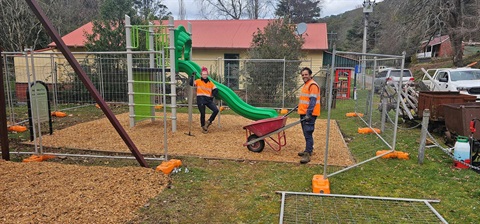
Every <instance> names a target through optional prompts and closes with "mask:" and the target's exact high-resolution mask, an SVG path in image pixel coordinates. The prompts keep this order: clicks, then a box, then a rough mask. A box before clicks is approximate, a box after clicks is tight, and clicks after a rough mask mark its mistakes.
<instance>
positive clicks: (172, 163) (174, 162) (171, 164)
mask: <svg viewBox="0 0 480 224" xmlns="http://www.w3.org/2000/svg"><path fill="white" fill-rule="evenodd" d="M180 166H182V161H180V160H178V159H171V160H169V161H163V162H162V163H161V164H160V165H158V166H157V168H156V169H155V170H156V171H162V172H163V173H164V174H170V173H171V172H172V171H173V169H175V168H178V167H180Z"/></svg>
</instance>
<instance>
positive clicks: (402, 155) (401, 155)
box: [376, 150, 410, 160]
mask: <svg viewBox="0 0 480 224" xmlns="http://www.w3.org/2000/svg"><path fill="white" fill-rule="evenodd" d="M388 151H390V150H380V151H377V152H376V155H377V156H379V155H382V154H384V153H386V152H388ZM409 155H410V154H409V153H406V152H400V151H393V152H391V153H389V154H386V155H384V156H382V158H383V159H404V160H408V159H410V156H409Z"/></svg>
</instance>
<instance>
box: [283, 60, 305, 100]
mask: <svg viewBox="0 0 480 224" xmlns="http://www.w3.org/2000/svg"><path fill="white" fill-rule="evenodd" d="M286 66H287V65H286V62H285V57H284V58H283V87H282V109H284V108H285V73H286V71H285V68H286ZM310 68H311V67H310Z"/></svg>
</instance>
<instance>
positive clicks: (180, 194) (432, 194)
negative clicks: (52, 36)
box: [11, 101, 480, 223]
mask: <svg viewBox="0 0 480 224" xmlns="http://www.w3.org/2000/svg"><path fill="white" fill-rule="evenodd" d="M351 106H352V105H351V101H340V102H337V108H336V109H334V110H332V119H336V120H338V122H339V124H340V127H341V128H342V132H343V133H344V134H345V135H355V132H356V127H351V125H350V126H349V124H350V122H349V120H348V118H346V117H345V116H344V115H345V113H346V112H350V111H349V109H350V108H351ZM114 110H115V112H116V113H122V112H125V111H126V110H124V109H122V108H114ZM184 110H185V111H186V108H182V109H179V112H185V111H184ZM194 111H196V110H194ZM69 113H73V114H74V117H78V119H73V121H72V122H73V123H68V124H67V123H65V124H61V123H58V122H59V121H57V123H56V124H55V125H57V128H61V127H63V126H67V125H73V124H74V123H75V122H83V121H84V120H81V119H80V117H85V116H82V115H81V114H83V113H85V114H87V116H88V119H96V118H100V117H102V116H103V115H101V111H100V110H98V109H97V110H93V112H92V110H91V107H90V109H83V108H82V109H80V108H79V109H75V110H73V111H70V112H69ZM227 113H229V112H227ZM292 116H295V115H292ZM326 117H327V111H326V110H324V111H323V112H322V118H326ZM419 136H420V129H419V128H416V129H411V128H410V126H409V125H408V124H407V123H404V124H401V125H400V128H399V130H398V133H397V146H398V147H401V148H399V150H400V151H404V152H408V153H410V160H397V159H377V160H374V161H371V162H368V163H366V164H363V165H361V166H359V167H356V168H353V169H351V170H348V171H346V172H343V173H340V174H337V175H334V176H332V177H330V178H329V181H330V189H331V193H333V194H348V195H365V196H381V197H397V198H418V199H438V200H440V201H441V202H440V203H433V204H432V205H433V207H434V208H435V209H436V210H437V211H438V212H439V213H440V214H441V215H442V216H443V217H444V218H445V219H446V220H447V221H448V222H449V223H476V222H478V217H480V216H479V212H480V211H479V210H480V200H479V199H480V189H479V188H478V186H480V178H479V177H480V176H479V174H477V173H476V172H474V171H473V170H459V169H455V168H453V160H452V159H451V157H449V156H448V155H446V154H445V153H444V152H442V151H441V150H440V149H437V148H431V149H427V151H426V153H425V159H424V163H423V165H420V164H418V162H417V155H418V147H419V146H418V143H417V142H418V139H419ZM11 137H12V138H13V137H14V136H11ZM439 139H440V138H439ZM349 144H353V145H351V147H352V148H355V145H354V144H363V143H356V142H355V141H352V142H350V143H349ZM15 147H22V146H18V145H17V144H16V143H15V142H14V143H13V144H12V148H15ZM15 150H16V149H15ZM318 150H320V149H318ZM322 151H323V150H322ZM352 154H353V155H354V156H355V152H352ZM14 159H17V160H18V158H14ZM179 159H181V160H182V162H183V164H184V166H183V167H182V170H181V172H179V173H175V174H172V175H171V183H170V185H169V187H168V188H167V189H165V190H164V191H163V192H162V193H161V194H160V195H158V196H157V197H155V198H152V199H151V200H150V201H149V203H148V206H144V207H143V208H141V209H140V211H139V212H140V216H139V217H138V218H135V219H134V220H129V221H127V222H128V223H277V222H278V220H279V212H280V201H281V197H280V195H279V194H277V193H275V192H276V191H293V192H311V191H312V187H311V181H312V177H313V175H315V174H323V170H324V168H323V166H319V165H300V164H290V163H288V164H287V163H275V162H257V161H230V160H210V159H204V158H193V157H181V158H179ZM67 161H70V160H67ZM81 161H82V162H79V164H84V165H107V166H135V165H138V164H137V163H136V162H135V161H133V160H129V161H124V160H108V162H105V160H100V159H88V161H90V162H88V163H86V162H85V161H86V160H81ZM151 165H152V166H153V164H151ZM186 169H188V172H185V171H186ZM378 209H382V208H378ZM425 212H428V211H425ZM340 215H341V214H340ZM397 221H398V220H388V219H387V220H382V223H389V222H397Z"/></svg>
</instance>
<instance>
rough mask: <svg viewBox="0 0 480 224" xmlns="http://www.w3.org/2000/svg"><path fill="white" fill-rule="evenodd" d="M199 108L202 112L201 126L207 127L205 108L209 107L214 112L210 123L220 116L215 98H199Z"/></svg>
mask: <svg viewBox="0 0 480 224" xmlns="http://www.w3.org/2000/svg"><path fill="white" fill-rule="evenodd" d="M197 106H198V110H199V111H200V124H201V125H202V127H203V126H205V107H208V109H210V110H211V111H212V115H210V118H209V119H208V120H209V121H210V122H213V121H214V120H215V117H217V114H218V108H217V105H215V103H214V102H213V98H210V97H205V96H197Z"/></svg>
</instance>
